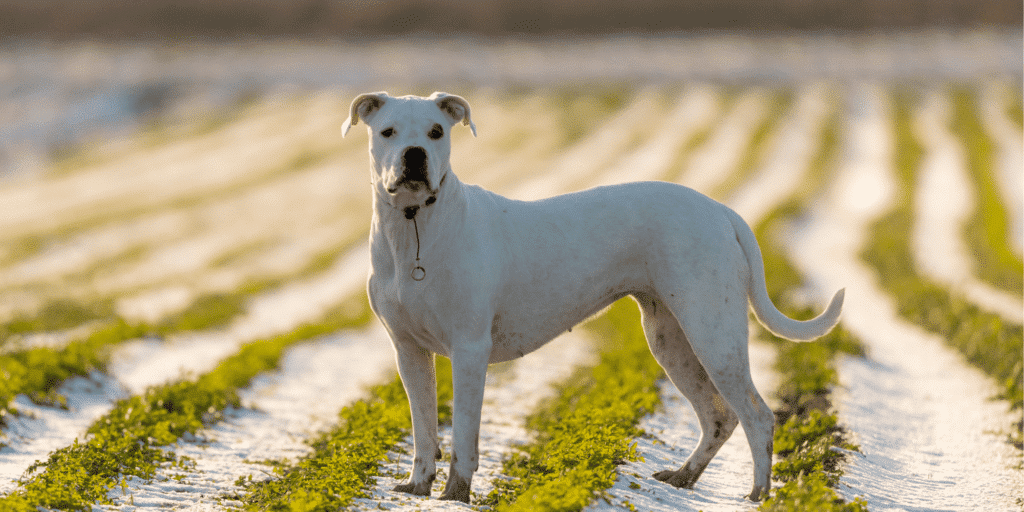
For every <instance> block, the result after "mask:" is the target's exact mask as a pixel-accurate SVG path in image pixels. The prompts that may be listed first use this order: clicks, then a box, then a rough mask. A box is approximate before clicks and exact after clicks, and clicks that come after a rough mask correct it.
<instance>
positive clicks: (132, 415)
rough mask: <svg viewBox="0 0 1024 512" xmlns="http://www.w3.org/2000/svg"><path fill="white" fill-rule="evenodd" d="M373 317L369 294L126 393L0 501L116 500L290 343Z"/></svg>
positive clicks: (69, 503) (12, 505)
mask: <svg viewBox="0 0 1024 512" xmlns="http://www.w3.org/2000/svg"><path fill="white" fill-rule="evenodd" d="M370 317H371V313H370V308H369V304H367V303H366V301H365V298H362V299H361V300H360V302H359V303H358V304H355V305H353V304H346V305H344V306H342V307H339V308H338V309H337V310H335V311H333V312H331V313H330V314H328V315H327V316H326V317H325V319H324V320H323V321H321V322H319V323H314V324H307V325H305V326H302V327H300V328H298V329H296V330H294V331H292V332H290V333H288V334H284V335H281V336H276V337H273V338H269V339H264V340H259V341H254V342H251V343H248V344H246V345H244V346H243V347H242V349H241V350H239V351H238V353H236V354H235V355H233V356H231V357H229V358H227V359H225V360H224V361H222V362H221V363H220V364H219V365H218V366H217V367H216V368H215V369H214V370H213V371H211V372H210V373H207V374H205V375H202V376H200V377H199V378H197V379H195V380H181V381H178V382H174V383H170V384H166V385H162V386H156V387H152V388H150V389H148V390H147V391H146V392H145V393H144V394H142V395H137V396H133V397H131V398H128V399H125V400H121V401H120V402H118V403H117V405H116V406H115V407H114V409H113V410H112V411H111V412H110V413H108V414H107V415H105V416H104V417H102V418H100V419H99V420H97V421H96V422H95V423H94V424H93V425H92V427H90V428H89V431H88V436H87V438H86V439H85V440H84V441H79V440H76V441H75V443H74V444H73V445H71V446H69V447H65V448H61V449H59V450H57V451H55V452H53V453H51V454H50V456H49V458H48V459H47V460H46V461H45V462H40V463H37V464H34V465H33V466H32V467H31V468H29V470H28V471H27V472H26V476H25V477H24V480H23V481H22V482H21V483H22V485H21V488H20V489H18V490H16V491H15V492H13V493H12V494H10V495H8V496H6V497H5V498H3V499H2V500H0V508H3V509H5V510H35V507H36V506H37V505H40V506H44V507H47V508H57V509H62V510H87V509H90V508H91V506H92V504H94V503H110V500H109V498H108V497H107V493H108V492H109V491H110V490H111V489H113V488H114V487H115V486H116V485H118V484H119V483H120V482H122V481H124V479H125V478H127V477H138V478H143V479H149V478H152V477H153V476H154V474H155V473H156V470H157V468H159V467H160V466H161V465H162V464H167V463H177V464H186V463H187V461H182V460H178V459H177V458H176V457H175V456H174V455H173V454H172V453H169V452H165V451H163V450H161V449H160V447H161V446H166V445H169V444H171V443H174V442H175V441H176V440H178V439H179V438H180V437H181V436H183V435H185V434H186V433H188V434H195V433H196V432H198V431H199V429H200V428H202V427H203V426H206V425H209V424H211V423H214V422H216V421H218V420H219V419H220V418H221V416H222V414H223V411H224V409H225V408H227V407H228V406H238V405H239V399H238V394H237V391H238V389H239V388H241V387H244V386H245V385H247V384H248V383H249V381H250V380H252V379H253V378H254V377H255V376H256V375H258V374H259V373H261V372H265V371H268V370H271V369H274V368H276V367H277V366H278V364H279V362H280V360H281V356H282V354H283V352H284V350H285V349H286V348H288V347H289V346H291V345H294V344H295V343H299V342H302V341H306V340H310V339H312V338H315V337H318V336H322V335H326V334H329V333H332V332H335V331H338V330H340V329H344V328H348V327H353V326H356V325H362V324H365V323H366V322H368V321H369V320H370Z"/></svg>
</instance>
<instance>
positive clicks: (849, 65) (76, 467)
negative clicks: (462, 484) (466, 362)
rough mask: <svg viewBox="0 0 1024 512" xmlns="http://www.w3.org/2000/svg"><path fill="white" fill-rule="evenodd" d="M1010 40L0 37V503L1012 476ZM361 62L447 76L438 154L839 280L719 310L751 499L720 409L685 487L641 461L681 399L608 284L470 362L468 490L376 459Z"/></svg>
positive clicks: (423, 88) (410, 506)
mask: <svg viewBox="0 0 1024 512" xmlns="http://www.w3.org/2000/svg"><path fill="white" fill-rule="evenodd" d="M1020 44H1021V43H1020V34H1019V32H1018V33H1015V34H998V33H995V34H992V33H976V34H967V35H959V36H950V35H945V34H917V35H905V36H892V37H890V38H888V39H879V40H874V39H872V40H867V39H857V38H854V37H849V38H841V37H840V38H828V37H818V36H815V37H809V38H801V37H789V38H784V39H781V40H765V39H758V38H756V37H749V36H739V35H734V36H719V37H717V38H710V37H709V38H681V39H672V38H663V39H657V38H654V39H632V38H624V37H616V38H609V39H600V40H593V41H589V42H587V43H583V42H576V41H562V42H559V43H557V44H555V43H543V42H539V41H532V42H531V41H524V42H519V43H510V44H509V45H504V46H503V45H500V44H497V43H487V42H471V41H462V42H461V43H459V44H450V43H438V44H437V46H438V47H439V48H441V51H440V52H439V53H440V55H441V56H440V58H439V57H438V56H437V52H435V53H431V52H428V51H427V50H425V48H427V47H429V46H430V44H428V42H425V41H423V40H407V41H400V42H395V43H394V44H393V45H391V46H389V47H384V46H378V47H373V48H370V47H368V46H359V45H350V46H343V47H339V48H330V47H329V45H312V44H298V43H295V44H294V45H291V44H279V45H270V46H266V47H259V46H247V45H242V44H236V45H227V44H225V45H221V46H218V45H211V46H196V47H192V48H186V49H178V50H168V49H159V48H155V47H140V48H134V49H126V48H121V47H118V46H117V45H115V44H106V43H104V44H99V43H97V44H94V45H86V46H83V47H81V48H79V49H77V50H68V49H66V48H64V47H49V46H46V45H35V46H33V45H25V46H23V47H15V48H7V49H4V50H3V51H4V54H3V55H2V56H0V57H2V58H0V62H6V64H5V65H2V66H0V76H3V77H4V81H5V82H6V83H16V84H19V85H15V86H5V88H0V92H2V93H3V94H4V95H5V96H4V97H3V102H4V103H3V105H2V107H0V123H3V125H0V133H3V134H4V135H5V137H6V140H5V144H4V145H3V146H0V168H2V172H0V205H2V209H3V215H2V216H0V373H2V376H3V379H2V381H0V422H2V429H3V430H2V434H0V444H2V447H0V509H4V510H7V509H11V510H36V508H35V505H42V506H44V507H47V508H49V509H59V510H77V509H90V508H94V509H98V510H125V511H130V510H137V509H161V510H162V509H182V510H225V509H248V510H264V509H270V510H337V509H339V508H343V509H351V510H376V509H382V510H468V509H493V510H508V509H516V508H518V509H521V510H540V509H548V510H580V509H586V510H620V509H622V510H666V511H667V510H694V511H696V510H723V511H726V510H728V511H734V510H753V509H757V508H761V509H765V510H806V509H811V508H813V509H817V510H829V509H834V510H864V509H867V510H1024V474H1022V473H1024V469H1022V451H1021V450H1022V440H1024V436H1022V434H1021V424H1022V367H1024V356H1022V348H1024V347H1022V345H1024V342H1022V337H1021V322H1022V311H1024V305H1022V283H1021V280H1022V277H1021V276H1022V274H1024V270H1022V265H1021V253H1022V250H1024V219H1022V212H1024V198H1022V190H1024V183H1022V172H1021V169H1022V163H1021V162H1022V147H1021V146H1022V144H1021V140H1022V135H1021V133H1022V126H1021V125H1022V114H1021V94H1022V93H1021V63H1020V59H1019V57H1020V52H1021V50H1020ZM694 53H701V54H703V55H706V56H707V59H706V60H704V61H701V62H697V61H696V60H692V59H691V60H687V59H680V58H679V57H678V56H679V55H687V54H694ZM394 55H402V56H404V57H395V56H394ZM126 62H133V63H134V64H132V65H128V64H125V63H126ZM410 77H417V78H416V79H412V78H410ZM43 85H45V87H42V86H43ZM380 89H388V90H390V92H392V93H406V92H409V93H418V94H429V93H430V92H432V91H433V90H434V89H447V90H448V91H449V92H452V93H458V94H461V95H463V96H464V97H466V98H467V99H468V100H469V101H470V103H471V105H472V116H473V119H474V121H475V123H476V126H477V128H478V133H479V137H476V138H474V137H472V135H470V134H469V131H468V130H465V129H461V127H455V128H453V130H452V134H451V136H452V138H453V141H452V144H453V169H454V171H455V172H456V173H457V174H458V175H459V177H460V179H462V180H463V181H465V182H468V183H475V184H480V185H482V186H484V187H486V188H488V189H491V190H495V191H498V192H500V193H502V194H504V195H507V196H510V197H514V198H519V199H524V200H531V199H537V198H542V197H546V196H550V195H554V194H558V193H564V192H569V191H574V190H580V189H583V188H588V187H592V186H598V185H608V184H614V183H621V182H626V181H638V180H663V181H669V182H674V183H679V184H683V185H686V186H689V187H692V188H694V189H696V190H699V191H701V192H703V193H705V194H708V195H710V196H712V197H714V198H715V199H717V200H719V201H722V202H723V203H725V204H727V205H729V206H730V207H732V208H733V209H735V210H736V211H737V212H739V213H740V214H741V215H742V216H743V217H744V219H746V220H747V222H748V223H749V224H750V225H751V226H752V227H753V228H754V230H755V232H756V233H757V235H758V239H759V241H760V243H761V246H762V251H763V252H764V256H765V265H766V273H767V277H768V284H769V291H770V293H771V295H772V297H773V300H774V301H775V302H776V304H778V305H779V306H780V308H781V309H783V310H784V311H786V312H787V313H788V314H790V315H793V316H800V317H807V316H809V315H811V314H812V312H815V311H819V310H820V309H821V308H822V307H823V304H824V302H825V301H827V299H828V298H829V297H830V296H831V294H832V293H833V292H834V291H835V290H837V289H839V288H846V306H845V308H844V313H843V320H842V323H841V326H840V328H838V329H837V330H836V331H835V332H834V333H833V334H831V335H829V336H828V337H827V338H826V339H823V340H821V341H820V342H816V343H812V344H802V345H795V344H792V343H789V342H785V341H780V340H775V339H772V338H771V336H770V335H768V334H767V333H766V332H764V331H762V330H760V329H759V328H757V327H756V326H755V327H753V328H752V335H751V350H750V353H751V361H750V362H751V369H752V374H753V378H754V382H755V384H756V385H757V387H758V389H759V390H760V391H761V393H762V395H764V396H765V398H766V399H767V401H768V402H769V404H770V405H771V406H772V407H773V409H775V411H776V416H777V419H778V426H777V434H776V439H775V451H776V458H775V475H776V477H777V479H778V480H777V481H776V482H774V489H773V493H772V499H771V500H769V501H767V502H765V503H763V504H761V505H758V504H753V503H750V502H746V501H744V500H743V499H742V496H743V495H744V494H745V493H746V492H747V491H749V484H750V478H751V466H752V464H751V459H750V453H749V449H748V448H747V445H746V439H745V436H744V435H743V433H742V429H741V428H739V429H737V431H736V432H735V433H733V435H732V438H731V439H730V440H729V442H728V443H727V444H726V445H725V447H724V448H723V449H722V451H721V452H720V453H719V455H718V456H717V457H716V458H715V459H714V461H713V462H712V464H711V465H710V466H709V467H708V469H707V471H706V472H705V473H704V475H703V476H702V477H701V479H700V480H699V481H698V482H697V484H696V486H695V487H694V488H693V489H677V488H674V487H671V486H669V485H667V484H664V483H661V482H658V481H657V480H655V479H654V478H652V477H651V474H652V473H654V472H656V471H661V470H664V469H669V468H672V467H673V466H678V465H680V464H681V463H682V462H683V461H684V460H685V458H686V456H687V455H688V453H689V451H690V450H691V449H693V447H694V446H695V445H696V443H697V441H698V439H699V437H700V426H699V425H698V423H697V420H696V417H695V415H694V413H693V411H692V409H691V407H690V405H689V403H688V402H687V401H686V399H685V398H683V397H682V396H681V395H680V393H679V392H678V391H676V390H675V388H674V387H672V386H671V384H669V383H667V382H666V381H665V379H664V376H663V374H662V373H661V370H660V368H658V367H657V365H656V364H655V363H654V361H653V359H652V358H651V357H650V355H649V354H648V353H647V349H646V345H645V341H644V340H643V338H642V335H641V331H640V329H639V323H638V314H637V312H636V307H635V306H634V305H633V304H632V302H631V301H630V300H629V299H625V300H624V301H622V302H620V303H618V304H616V305H614V306H612V307H611V308H610V309H609V310H607V311H605V312H603V313H602V314H601V315H599V316H597V317H595V318H593V319H591V320H590V321H588V322H587V323H585V324H583V325H581V326H580V328H579V329H573V330H572V331H571V332H568V333H566V334H565V335H563V336H562V337H560V338H558V339H556V340H555V341H554V342H552V343H551V344H549V345H548V346H546V347H544V348H542V349H541V350H539V351H538V352H535V353H533V354H529V355H527V356H526V357H524V358H522V359H520V360H517V361H515V362H512V363H505V364H501V365H494V366H492V368H491V370H490V372H489V375H488V380H487V389H486V392H485V405H484V411H483V418H484V419H483V426H482V432H481V440H480V445H481V468H480V471H479V472H478V473H477V476H476V478H475V479H474V482H473V505H472V506H466V505H462V504H453V503H443V502H439V501H437V500H436V499H432V500H423V499H419V498H413V497H410V496H406V495H402V494H397V493H393V492H390V491H388V489H390V488H391V487H393V486H394V485H395V483H396V482H398V481H401V480H402V479H403V478H404V477H405V476H407V473H408V471H409V470H410V467H411V440H410V438H409V435H408V429H409V419H408V412H407V403H406V401H405V397H404V391H403V389H402V387H401V383H400V381H398V380H397V377H396V375H395V363H394V353H393V351H392V349H391V347H390V342H389V340H388V339H387V336H386V334H385V333H384V331H383V329H382V327H380V325H379V323H378V322H377V321H376V320H375V319H374V318H373V317H372V314H371V313H370V311H369V306H368V303H367V300H366V297H365V279H366V274H367V271H368V258H367V251H368V249H367V242H366V239H367V233H368V231H367V230H368V227H369V221H370V201H371V196H370V188H369V187H368V184H369V174H368V172H369V171H368V161H367V153H366V138H365V135H364V133H363V130H361V129H356V130H353V131H352V132H351V133H350V134H349V135H348V137H347V138H342V137H341V135H340V133H339V127H340V125H341V123H342V122H343V121H344V119H345V116H346V115H347V111H348V105H349V102H350V101H351V99H352V98H353V97H354V96H355V95H356V94H358V93H360V92H366V91H368V90H380ZM38 91H42V92H38ZM29 113H31V114H32V116H29V115H28V114H29ZM357 128H361V126H359V127H357ZM424 257H425V258H429V255H424ZM755 324H756V322H754V323H753V324H752V325H755ZM446 364H447V363H446V361H445V360H444V359H443V358H438V361H437V365H438V375H439V379H438V380H439V403H440V404H441V408H442V411H441V415H440V416H441V422H442V428H441V432H442V436H443V438H442V448H443V449H444V451H445V452H446V456H447V457H449V458H450V450H449V448H450V426H448V425H450V406H449V402H450V400H451V388H450V373H449V370H448V369H447V367H446ZM448 462H449V461H448V460H446V459H442V460H441V461H440V462H439V475H438V479H437V481H436V482H435V488H434V497H435V498H436V497H437V496H438V495H439V494H440V488H441V486H443V484H444V481H445V470H446V468H447V467H448ZM829 507H833V508H829Z"/></svg>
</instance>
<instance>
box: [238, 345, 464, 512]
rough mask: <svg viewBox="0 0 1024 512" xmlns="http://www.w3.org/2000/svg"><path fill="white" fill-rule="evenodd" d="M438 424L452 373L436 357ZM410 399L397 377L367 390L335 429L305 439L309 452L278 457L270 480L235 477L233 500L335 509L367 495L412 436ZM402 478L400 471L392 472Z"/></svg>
mask: <svg viewBox="0 0 1024 512" xmlns="http://www.w3.org/2000/svg"><path fill="white" fill-rule="evenodd" d="M435 371H436V376H437V403H438V422H439V423H441V424H450V423H451V415H452V410H451V400H452V384H451V383H452V372H451V363H450V362H449V361H448V360H447V359H446V358H444V357H438V358H437V359H436V361H435ZM411 428H412V420H411V418H410V415H409V402H408V398H407V396H406V394H405V388H404V387H403V386H402V381H401V379H399V378H398V377H397V376H395V377H394V378H392V379H391V380H390V381H389V382H387V383H385V384H380V385H377V386H373V387H372V388H370V390H369V393H368V396H367V397H366V398H364V399H362V400H359V401H357V402H355V403H353V404H352V405H349V406H347V407H345V408H343V409H342V410H341V412H340V413H339V422H338V424H337V426H336V427H334V428H333V429H331V430H330V431H328V432H325V433H323V434H321V435H319V436H318V437H316V438H315V439H313V440H312V441H310V442H309V444H310V446H311V447H312V448H313V451H312V452H311V453H309V454H308V455H306V456H305V457H302V458H301V459H299V460H298V461H296V462H294V463H288V462H285V461H276V462H275V465H274V475H273V477H271V478H270V479H268V480H262V481H253V479H252V478H251V477H249V478H244V479H239V480H238V481H237V482H236V484H237V485H238V486H239V493H238V495H237V496H235V498H237V499H239V500H240V501H242V502H243V503H244V504H245V508H246V509H247V510H260V511H264V510H271V511H293V512H299V511H303V512H313V511H322V512H326V511H334V510H340V509H341V508H343V507H347V506H349V505H351V504H352V502H353V500H355V499H356V498H366V497H369V496H370V494H369V489H370V488H371V487H373V486H374V485H375V482H376V480H375V479H376V477H378V476H381V475H382V474H383V471H384V470H383V467H384V465H385V464H386V463H387V461H388V456H389V453H391V452H392V451H393V450H394V449H395V446H396V445H398V444H399V442H400V441H401V440H402V439H405V438H406V437H407V436H409V435H411V431H410V430H411ZM396 476H399V477H400V476H402V475H396Z"/></svg>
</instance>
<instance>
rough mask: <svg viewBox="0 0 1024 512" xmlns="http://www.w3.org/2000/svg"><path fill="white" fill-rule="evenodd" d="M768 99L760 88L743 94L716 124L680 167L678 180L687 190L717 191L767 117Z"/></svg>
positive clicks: (706, 192)
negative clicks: (740, 149) (680, 173)
mask: <svg viewBox="0 0 1024 512" xmlns="http://www.w3.org/2000/svg"><path fill="white" fill-rule="evenodd" d="M770 99H771V98H770V95H769V93H768V91H766V90H764V89H761V88H756V87H755V88H751V89H749V90H745V91H744V92H743V93H742V94H740V97H739V98H737V99H736V100H735V102H734V103H733V104H732V107H731V108H730V109H729V110H728V111H727V112H726V113H725V116H724V117H723V118H722V119H721V120H720V121H719V122H718V125H717V126H716V127H715V129H714V131H713V132H712V133H711V134H710V136H709V137H708V139H707V140H706V141H704V143H703V144H701V146H700V147H698V148H696V149H695V150H694V151H693V153H692V154H691V155H690V157H689V159H688V160H687V161H685V162H684V163H683V169H684V170H683V175H682V176H681V177H680V178H679V179H680V180H681V181H682V182H685V183H687V184H688V185H687V186H689V187H690V188H692V189H694V190H697V191H699V192H702V193H705V194H710V193H712V191H713V190H715V189H717V188H719V187H721V185H722V183H724V182H725V181H726V180H727V179H728V178H729V176H730V173H731V172H732V171H733V170H735V169H736V167H737V166H738V165H739V163H740V161H741V160H742V159H743V152H742V151H737V150H736V148H745V147H747V146H749V142H750V140H751V139H752V137H753V136H754V131H755V130H756V129H757V127H758V126H759V125H760V124H761V123H762V122H763V121H764V119H765V117H766V116H767V115H768V110H769V102H770Z"/></svg>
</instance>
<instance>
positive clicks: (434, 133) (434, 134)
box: [427, 124, 444, 140]
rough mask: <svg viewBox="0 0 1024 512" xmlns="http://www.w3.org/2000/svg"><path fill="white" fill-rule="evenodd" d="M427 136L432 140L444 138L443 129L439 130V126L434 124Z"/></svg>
mask: <svg viewBox="0 0 1024 512" xmlns="http://www.w3.org/2000/svg"><path fill="white" fill-rule="evenodd" d="M427 136H428V137H430V138H431V139H434V140H437V139H440V138H441V137H444V128H441V125H439V124H435V125H434V127H433V128H432V129H431V130H430V133H428V134H427Z"/></svg>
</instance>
